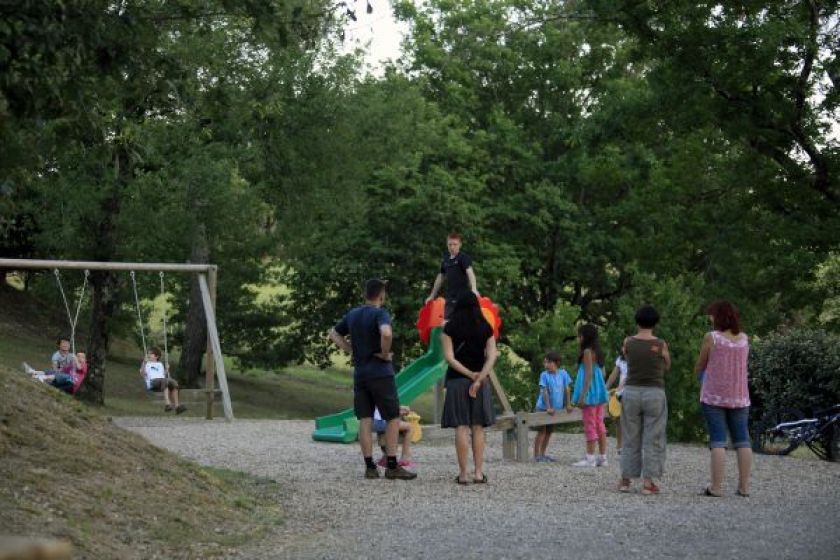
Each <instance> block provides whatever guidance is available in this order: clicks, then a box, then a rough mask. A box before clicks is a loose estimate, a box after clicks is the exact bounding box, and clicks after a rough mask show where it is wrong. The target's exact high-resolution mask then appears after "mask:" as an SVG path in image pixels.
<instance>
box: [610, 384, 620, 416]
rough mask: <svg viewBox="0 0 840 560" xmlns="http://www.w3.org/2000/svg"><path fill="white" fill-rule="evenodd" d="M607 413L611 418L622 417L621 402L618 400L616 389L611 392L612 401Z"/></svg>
mask: <svg viewBox="0 0 840 560" xmlns="http://www.w3.org/2000/svg"><path fill="white" fill-rule="evenodd" d="M607 412H608V413H609V415H610V417H611V418H618V417H619V416H621V401H620V400H619V399H618V395H617V394H616V390H615V389H612V390H611V391H610V400H609V402H608V403H607Z"/></svg>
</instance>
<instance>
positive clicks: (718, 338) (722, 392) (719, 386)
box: [700, 331, 750, 408]
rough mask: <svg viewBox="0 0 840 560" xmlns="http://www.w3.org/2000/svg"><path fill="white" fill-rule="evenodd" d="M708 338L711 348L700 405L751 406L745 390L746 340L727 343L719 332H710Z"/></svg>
mask: <svg viewBox="0 0 840 560" xmlns="http://www.w3.org/2000/svg"><path fill="white" fill-rule="evenodd" d="M711 335H712V343H713V346H712V349H711V352H710V353H709V362H708V363H707V364H706V373H705V375H704V377H703V387H702V388H701V389H700V402H702V403H706V404H710V405H712V406H719V407H721V408H743V407H745V406H750V393H749V390H748V389H747V357H748V355H749V353H750V343H749V338H747V335H745V334H744V333H741V334H740V335H739V336H738V338H736V339H735V340H730V339H728V338H726V336H725V335H724V334H723V333H721V332H719V331H712V332H711Z"/></svg>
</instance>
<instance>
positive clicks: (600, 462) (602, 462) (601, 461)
mask: <svg viewBox="0 0 840 560" xmlns="http://www.w3.org/2000/svg"><path fill="white" fill-rule="evenodd" d="M609 465H610V464H609V462H607V456H606V455H602V456H600V457H598V458H597V459H595V466H596V467H608V466H609Z"/></svg>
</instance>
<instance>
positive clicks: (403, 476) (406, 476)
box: [385, 466, 417, 480]
mask: <svg viewBox="0 0 840 560" xmlns="http://www.w3.org/2000/svg"><path fill="white" fill-rule="evenodd" d="M385 478H387V479H389V480H414V479H415V478H417V473H413V472H411V471H408V470H406V469H405V468H403V467H400V466H397V468H396V469H385Z"/></svg>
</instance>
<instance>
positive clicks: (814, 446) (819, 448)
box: [805, 439, 831, 461]
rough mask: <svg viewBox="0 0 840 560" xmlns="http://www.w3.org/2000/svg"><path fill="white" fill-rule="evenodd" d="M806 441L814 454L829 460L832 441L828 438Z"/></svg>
mask: <svg viewBox="0 0 840 560" xmlns="http://www.w3.org/2000/svg"><path fill="white" fill-rule="evenodd" d="M805 443H806V444H807V445H808V449H810V450H811V451H812V452H813V453H814V455H816V456H817V457H819V458H820V459H822V460H823V461H828V454H829V453H830V448H831V442H830V441H828V439H817V440H814V441H807V442H805Z"/></svg>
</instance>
